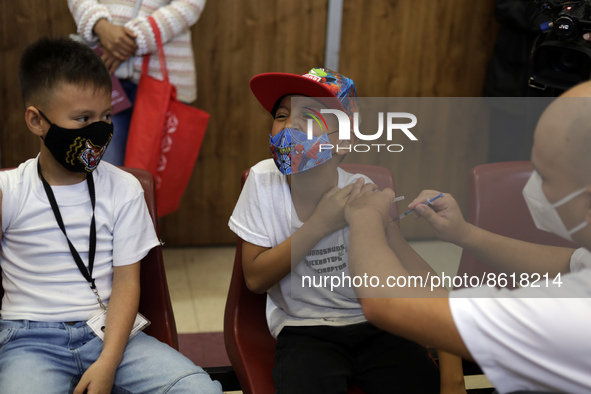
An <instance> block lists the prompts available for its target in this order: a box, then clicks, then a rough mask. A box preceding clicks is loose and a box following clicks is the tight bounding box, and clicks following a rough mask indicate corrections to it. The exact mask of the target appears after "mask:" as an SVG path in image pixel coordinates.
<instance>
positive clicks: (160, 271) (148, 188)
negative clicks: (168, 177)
mask: <svg viewBox="0 0 591 394" xmlns="http://www.w3.org/2000/svg"><path fill="white" fill-rule="evenodd" d="M121 169H122V170H125V171H127V172H129V173H131V174H132V175H134V176H135V177H136V178H137V179H138V180H139V181H140V183H141V185H142V187H143V188H144V198H145V200H146V204H147V205H148V210H149V211H150V216H151V217H152V221H153V223H154V227H155V228H156V233H158V221H157V219H158V215H157V214H156V189H155V186H154V177H153V176H152V174H150V172H149V171H146V170H141V169H137V168H127V167H122V168H121ZM3 170H5V169H0V171H3ZM140 282H141V295H140V307H139V310H140V312H141V313H142V314H143V315H144V316H145V317H146V318H147V319H148V320H150V321H151V322H152V323H151V324H150V325H149V326H148V327H147V328H146V329H145V332H146V334H149V335H151V336H153V337H155V338H156V339H158V340H159V341H161V342H164V343H166V344H168V345H169V346H171V347H173V348H175V349H177V350H178V337H177V332H176V324H175V322H174V314H173V311H172V305H171V303H170V295H169V293H168V285H167V283H166V273H165V272H164V261H163V259H162V247H161V246H160V245H158V246H156V247H154V248H152V250H150V252H149V253H148V254H147V255H146V257H144V258H143V259H142V261H141V278H140ZM3 295H4V290H3V288H2V282H1V281H0V306H1V303H2V297H3Z"/></svg>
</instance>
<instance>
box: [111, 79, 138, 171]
mask: <svg viewBox="0 0 591 394" xmlns="http://www.w3.org/2000/svg"><path fill="white" fill-rule="evenodd" d="M120 82H121V87H122V88H123V90H124V91H125V94H126V95H127V98H128V99H129V101H130V102H131V107H130V108H128V109H126V110H125V111H121V112H119V113H117V114H115V115H113V116H111V121H112V122H113V138H111V142H110V143H109V147H108V148H107V150H106V151H105V154H104V155H103V160H105V161H106V162H109V163H111V164H113V165H116V166H122V165H123V164H124V162H125V149H126V148H127V135H128V134H129V125H130V123H131V115H132V113H133V104H134V103H135V95H136V93H137V85H136V84H135V83H133V82H131V81H129V80H125V79H122V80H120Z"/></svg>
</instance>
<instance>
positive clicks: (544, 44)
mask: <svg viewBox="0 0 591 394" xmlns="http://www.w3.org/2000/svg"><path fill="white" fill-rule="evenodd" d="M535 3H536V5H537V6H538V7H539V9H540V14H541V15H544V16H546V17H547V19H548V21H547V22H544V23H542V24H541V26H540V29H541V30H542V33H541V34H540V35H539V36H538V38H537V40H536V45H534V47H533V50H532V58H531V64H532V76H531V78H530V86H532V87H537V88H544V89H545V88H546V87H550V88H555V89H559V90H567V89H569V88H570V87H572V86H574V85H576V84H578V83H581V82H583V81H587V80H589V79H591V42H587V41H585V40H584V39H583V34H585V33H586V32H591V20H590V17H591V0H578V1H568V0H549V1H548V0H546V1H543V0H536V1H535Z"/></svg>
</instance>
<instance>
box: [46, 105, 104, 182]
mask: <svg viewBox="0 0 591 394" xmlns="http://www.w3.org/2000/svg"><path fill="white" fill-rule="evenodd" d="M39 113H40V114H41V116H43V118H45V120H46V121H47V122H49V124H50V127H49V131H48V132H47V135H46V136H45V138H44V139H43V141H44V142H45V146H46V147H47V149H49V151H50V152H51V154H52V155H53V157H54V158H55V159H56V160H57V161H58V162H59V163H60V164H61V165H62V166H64V168H65V169H66V170H68V171H72V172H92V171H94V170H95V169H96V167H97V166H98V165H99V163H100V161H101V158H102V157H103V154H104V153H105V150H107V146H108V145H109V142H110V141H111V137H112V136H113V123H107V122H103V121H98V122H94V123H91V124H89V125H86V126H84V127H82V128H80V129H64V128H63V127H59V126H58V125H56V124H53V123H51V121H50V120H49V119H47V116H45V115H44V114H43V112H41V111H39Z"/></svg>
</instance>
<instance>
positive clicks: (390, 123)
mask: <svg viewBox="0 0 591 394" xmlns="http://www.w3.org/2000/svg"><path fill="white" fill-rule="evenodd" d="M305 109H306V110H308V111H310V112H307V113H306V114H307V115H308V116H309V118H308V120H307V131H306V132H307V135H308V139H312V138H314V134H313V127H314V122H316V123H317V124H318V125H319V126H320V128H321V130H327V131H328V127H327V125H326V120H325V119H324V117H323V116H322V114H331V115H334V116H336V117H337V120H338V122H339V140H341V141H343V140H351V130H353V133H354V134H355V137H357V140H359V141H376V140H377V139H379V138H381V137H382V135H383V134H384V129H385V132H386V139H387V140H388V142H391V141H392V140H393V137H394V136H395V133H396V132H402V133H403V134H404V135H405V136H406V137H407V138H408V139H409V140H411V141H418V139H417V137H416V136H415V135H414V134H413V133H412V132H411V131H410V129H411V128H413V127H414V126H416V124H417V117H416V116H415V115H413V114H411V113H409V112H386V113H384V112H378V130H377V131H376V132H375V133H373V134H364V133H362V132H361V131H360V130H359V112H354V113H353V127H351V119H350V117H349V115H348V114H347V113H345V112H344V111H341V110H338V109H325V108H322V109H320V112H318V111H316V110H313V109H312V108H309V107H305ZM400 120H406V122H400ZM384 124H385V127H384ZM323 126H324V127H323ZM333 148H335V146H334V145H331V144H323V145H322V146H321V147H320V151H323V150H330V149H333ZM380 148H383V149H386V150H387V151H388V152H402V150H403V149H404V147H403V146H402V145H400V144H377V143H373V144H366V143H355V144H349V146H347V147H342V146H339V145H337V146H336V150H337V152H338V151H340V150H346V151H348V152H351V151H355V152H369V151H370V150H372V149H377V151H378V152H379V151H380Z"/></svg>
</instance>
